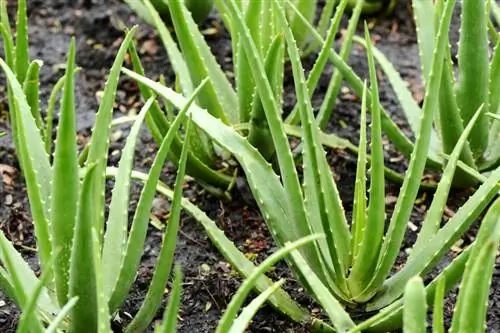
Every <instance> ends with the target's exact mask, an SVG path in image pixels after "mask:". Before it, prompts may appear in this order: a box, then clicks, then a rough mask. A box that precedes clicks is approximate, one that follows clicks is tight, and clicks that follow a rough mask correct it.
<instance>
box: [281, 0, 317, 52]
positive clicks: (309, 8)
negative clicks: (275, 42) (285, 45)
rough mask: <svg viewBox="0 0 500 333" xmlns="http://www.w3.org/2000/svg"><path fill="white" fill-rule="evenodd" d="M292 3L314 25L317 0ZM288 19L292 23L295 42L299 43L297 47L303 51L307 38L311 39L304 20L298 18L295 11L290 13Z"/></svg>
mask: <svg viewBox="0 0 500 333" xmlns="http://www.w3.org/2000/svg"><path fill="white" fill-rule="evenodd" d="M292 1H293V2H294V4H295V6H296V7H297V9H298V12H300V14H301V15H302V16H303V17H305V18H306V19H307V21H308V22H309V23H311V24H312V22H313V20H314V16H315V14H316V5H317V0H308V1H303V0H292ZM288 17H289V19H288V21H289V22H290V28H291V29H292V32H293V36H294V38H295V40H296V41H297V46H298V47H299V48H301V49H302V48H303V47H304V46H305V44H306V43H307V38H308V37H309V34H308V33H307V29H305V27H304V23H303V22H302V20H301V19H300V18H297V15H296V14H295V12H294V11H290V13H289V15H288Z"/></svg>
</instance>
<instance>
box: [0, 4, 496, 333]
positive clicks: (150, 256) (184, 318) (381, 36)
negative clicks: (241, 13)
mask: <svg viewBox="0 0 500 333" xmlns="http://www.w3.org/2000/svg"><path fill="white" fill-rule="evenodd" d="M28 8H29V23H30V40H31V57H32V58H40V59H42V60H43V61H44V67H43V70H42V72H41V99H42V105H43V106H45V105H46V101H47V98H48V95H49V93H50V89H51V88H52V85H53V84H54V83H55V82H56V80H57V79H58V78H59V77H60V76H61V75H62V73H63V69H62V66H61V64H64V62H65V53H66V49H67V47H68V44H69V39H70V36H72V35H74V36H76V40H77V48H78V52H77V63H78V65H79V66H80V67H82V71H81V73H80V74H79V75H78V81H77V87H76V97H77V112H78V116H77V120H78V129H79V131H80V133H81V140H82V142H84V141H85V138H86V137H88V133H89V131H90V128H91V126H92V124H93V121H94V117H95V112H96V110H97V107H98V97H97V95H98V92H99V91H100V90H102V89H103V83H104V78H105V75H106V73H107V71H108V69H109V67H110V66H111V64H112V61H113V59H114V56H115V53H116V50H117V48H118V46H119V44H120V42H121V40H122V37H123V33H122V27H123V26H128V27H130V26H132V25H134V24H140V26H139V30H138V33H137V37H138V39H139V48H140V53H141V57H142V60H143V63H144V65H145V67H146V72H147V75H148V76H150V77H152V78H154V79H157V78H158V77H159V75H160V74H164V75H165V76H166V77H167V80H168V81H170V82H171V81H172V79H173V77H172V71H171V69H170V65H169V62H168V59H167V57H166V54H165V52H164V50H163V46H162V44H161V42H160V41H159V38H158V36H157V34H156V33H155V32H154V31H153V30H152V29H151V28H150V27H148V26H146V25H144V24H142V23H140V21H139V20H138V19H137V18H136V16H135V15H134V14H133V13H131V11H130V10H129V9H128V7H127V6H125V5H124V4H123V3H121V2H120V1H118V0H107V1H105V0H90V1H67V0H66V1H63V0H51V1H42V0H31V1H28ZM10 9H13V8H10ZM369 23H370V26H373V29H372V35H373V38H374V40H376V42H377V46H378V47H380V48H381V49H382V50H383V51H384V52H385V54H386V55H388V57H389V58H390V59H391V60H392V61H393V62H394V63H395V65H396V67H397V68H398V69H399V70H400V71H401V73H402V74H403V76H404V77H405V79H406V80H407V81H408V83H409V85H410V86H411V88H412V90H413V92H414V95H415V97H416V98H418V99H421V98H422V96H423V95H422V88H421V85H420V78H419V62H418V50H417V45H416V36H415V33H414V26H413V23H412V16H411V12H410V6H409V1H408V0H401V1H400V4H399V5H398V7H397V9H396V12H395V14H394V16H392V17H390V18H383V19H370V20H369ZM455 23H456V21H455ZM204 26H205V27H215V28H216V30H215V31H216V33H211V34H209V35H207V36H206V38H207V39H208V40H209V43H210V45H211V47H212V49H213V51H214V53H215V54H216V56H217V59H218V60H219V62H220V63H221V64H222V65H223V66H224V68H225V69H227V70H229V71H230V70H231V68H232V66H231V49H230V46H231V44H230V40H229V37H228V35H227V32H226V31H224V30H223V29H222V28H220V22H219V20H218V19H217V18H216V17H215V16H212V17H210V18H209V19H208V20H207V21H206V22H205V23H204ZM456 31H457V25H456V24H455V25H454V32H453V35H454V36H456V35H457V34H456ZM340 42H341V41H340V40H339V41H338V43H340ZM313 60H314V59H312V58H311V59H307V60H305V64H306V67H309V68H310V67H311V65H312V63H313ZM350 63H351V64H352V65H353V67H354V68H355V69H356V71H357V72H358V73H360V74H361V75H365V74H366V73H367V70H366V69H367V66H366V61H365V55H364V52H363V50H362V49H361V48H359V47H355V48H354V51H353V54H352V56H351V60H350ZM331 72H332V68H331V67H329V68H328V69H327V70H326V71H325V73H324V77H323V78H322V80H321V82H320V87H319V89H318V94H317V95H316V96H315V98H314V102H315V105H316V106H317V105H319V103H320V102H321V100H322V95H323V94H324V92H325V91H326V87H327V85H328V79H329V76H330V74H331ZM0 89H1V90H2V91H3V92H5V86H4V80H2V81H1V84H0ZM285 91H286V94H285V104H286V109H287V110H290V109H291V107H292V106H293V103H294V95H293V82H292V81H291V79H289V80H287V86H286V88H285ZM381 99H382V101H383V104H384V105H385V106H386V107H387V110H388V111H389V112H390V113H391V115H393V116H394V118H395V119H396V120H397V122H398V123H400V124H402V126H406V125H405V122H404V120H403V118H402V116H401V110H400V109H399V107H398V105H397V102H396V100H395V96H394V93H393V92H392V90H391V89H390V87H389V86H388V84H387V83H386V82H385V81H383V80H382V82H381ZM0 102H1V104H0V105H1V116H0V131H1V130H6V131H9V124H8V121H7V119H8V114H7V110H6V97H5V93H4V94H2V95H1V101H0ZM359 104H360V103H359V100H358V99H357V98H355V97H354V95H353V94H352V93H351V92H350V91H349V89H347V88H346V89H345V90H343V92H342V94H341V96H340V98H339V99H338V105H337V107H336V109H335V115H334V117H333V120H332V122H331V123H330V125H329V130H331V131H334V132H335V133H337V134H339V135H342V136H344V137H346V138H349V139H350V140H352V141H353V142H357V141H358V128H359V117H358V109H359ZM139 107H140V101H139V99H138V94H137V88H136V85H135V84H134V83H133V82H132V81H130V80H128V79H126V78H124V79H122V81H121V84H120V88H119V92H118V94H117V101H116V110H115V115H116V116H117V117H118V116H121V115H126V114H127V113H129V112H131V111H133V110H137V109H138V108H139ZM127 131H128V129H127V128H123V129H121V131H119V132H118V135H116V136H114V139H113V142H112V144H111V150H110V163H112V164H116V163H117V161H118V159H119V155H120V149H121V147H122V146H123V138H124V137H126V133H127ZM0 140H1V141H0V173H1V175H2V177H1V178H0V201H1V202H2V203H3V204H2V207H1V209H0V228H1V229H2V231H3V232H4V233H5V234H6V235H7V237H9V239H11V240H12V241H13V242H14V243H15V244H16V246H17V248H18V250H19V251H21V252H22V254H23V256H24V257H25V258H26V260H28V262H29V263H30V264H32V266H33V269H35V270H37V269H38V267H37V260H36V256H35V252H34V247H35V242H34V237H33V228H32V224H31V218H30V213H29V204H28V200H27V195H26V190H25V187H24V181H23V179H22V177H21V175H20V172H19V165H18V162H17V160H16V157H15V155H14V150H13V145H12V142H11V139H10V137H7V138H2V139H0ZM141 140H142V144H141V146H140V148H138V149H137V152H136V154H137V155H136V164H135V165H136V168H137V169H140V170H147V169H148V167H149V165H150V164H151V161H152V158H153V156H154V154H155V151H156V145H155V144H154V142H153V141H152V139H151V137H150V135H149V134H148V133H147V131H146V130H144V131H143V133H142V135H141ZM386 154H387V156H386V157H387V162H389V163H390V164H391V165H392V166H394V167H395V168H396V169H397V170H399V171H404V170H405V165H406V161H405V160H404V159H402V158H401V157H400V155H399V154H398V153H396V152H395V150H394V149H393V147H392V146H391V145H390V144H387V145H386ZM329 156H330V161H331V165H332V167H333V168H334V170H335V172H336V180H337V182H338V185H339V188H340V190H341V196H342V199H343V200H344V203H345V209H346V211H348V212H349V211H350V210H351V208H352V194H353V183H354V182H353V180H354V176H355V174H354V172H355V171H354V170H355V163H356V157H355V156H352V155H349V154H348V153H346V152H345V151H342V150H335V151H331V152H330V154H329ZM174 177H175V169H174V168H173V166H172V165H170V164H167V166H166V167H165V170H164V173H163V176H162V180H163V181H165V182H167V183H168V184H172V182H173V179H174ZM430 177H433V176H432V175H431V176H430ZM240 183H241V184H243V185H241V186H239V189H238V190H236V191H234V193H233V200H232V201H231V202H225V201H221V200H219V199H217V198H215V197H213V196H211V195H210V194H208V193H207V192H206V191H204V190H203V188H201V187H200V186H199V185H197V183H196V182H194V181H189V182H188V184H189V186H187V187H186V190H185V193H184V196H186V197H188V198H190V199H191V200H192V201H193V202H194V203H196V204H197V205H199V207H200V208H201V209H202V210H204V211H205V212H207V214H208V215H209V216H210V217H211V218H212V219H214V220H215V221H216V222H217V223H218V225H219V226H220V228H222V229H223V230H224V231H225V233H226V235H227V236H228V237H230V238H231V239H232V240H234V241H235V243H236V244H237V245H238V246H239V248H240V249H241V250H242V251H244V252H245V253H248V254H249V255H250V256H251V257H253V258H255V260H256V261H257V262H260V261H262V260H263V259H264V258H265V257H266V256H268V255H269V254H271V253H273V252H274V251H275V245H274V243H273V241H272V239H271V237H270V235H269V233H268V231H267V228H266V226H265V223H264V222H263V220H262V218H261V216H260V214H259V211H258V208H257V206H256V204H255V202H254V201H253V199H252V197H251V194H250V192H249V190H248V188H246V186H245V185H244V181H243V180H242V181H241V182H240ZM110 185H112V184H111V183H110ZM398 189H399V185H397V184H390V185H388V188H387V191H388V194H387V203H388V209H389V210H390V209H392V207H393V205H394V198H395V197H396V196H397V194H398ZM139 190H140V188H139V187H134V188H133V197H132V202H131V205H130V207H131V208H130V210H131V212H132V211H133V208H134V205H135V203H136V202H137V198H138V193H139ZM471 193H472V192H471V191H454V192H453V193H452V195H451V200H450V204H449V209H448V210H447V214H448V216H450V215H451V214H453V212H454V211H456V209H457V207H458V206H459V205H460V203H462V202H464V201H465V200H466V199H467V197H468V196H469V195H470V194H471ZM431 197H432V194H431V193H421V195H420V199H421V200H420V203H419V204H418V205H417V206H416V207H415V209H414V212H413V215H412V220H411V222H412V223H413V224H414V225H415V226H417V227H418V226H419V224H420V222H421V220H422V218H423V216H424V214H425V211H426V208H427V207H428V205H429V202H430V198H431ZM168 207H169V205H168V202H167V201H166V200H164V199H162V198H158V199H157V200H156V201H155V210H154V215H155V216H156V217H158V218H159V219H160V220H161V221H164V220H165V218H166V216H167V214H168ZM472 229H473V230H471V231H470V232H469V233H468V234H467V235H466V236H465V237H464V242H463V244H462V245H461V246H464V245H466V244H468V243H470V241H471V240H472V239H473V237H474V234H475V231H476V230H477V226H475V227H474V228H472ZM149 231H150V232H149V235H148V238H147V243H146V246H145V252H144V256H143V263H142V265H141V268H140V270H139V274H138V278H137V282H136V283H135V285H134V289H133V291H132V293H131V295H130V297H129V298H128V300H127V301H126V304H125V305H124V306H123V308H122V309H121V311H120V313H119V318H116V319H115V322H114V327H115V329H116V331H117V332H119V331H120V327H122V326H123V324H122V323H123V322H127V321H128V320H129V318H130V316H131V315H133V314H134V313H135V312H136V311H137V310H138V308H139V306H140V304H141V301H142V299H143V297H144V295H145V292H146V290H147V288H148V285H149V281H150V278H151V275H152V270H153V267H154V263H155V258H156V255H157V254H158V251H159V244H160V242H161V234H162V232H161V231H160V230H158V229H156V228H155V227H153V226H151V227H150V230H149ZM415 237H416V232H415V231H413V230H412V229H411V228H410V229H409V230H408V232H407V237H406V241H405V244H404V246H403V248H402V252H401V255H400V259H401V260H400V262H399V263H402V260H403V259H404V258H405V256H406V255H405V251H404V249H406V248H407V247H408V246H410V245H411V244H412V242H413V241H414V240H415ZM457 248H459V246H458V247H457ZM457 251H459V249H458V250H457ZM454 255H456V253H455V252H451V253H450V254H449V256H448V258H451V257H453V256H454ZM176 261H177V262H178V263H179V264H180V265H182V268H183V272H184V275H185V281H184V285H183V294H182V310H181V313H180V321H179V327H178V331H179V332H181V333H198V332H199V333H204V332H212V331H214V329H215V327H216V325H217V321H218V319H219V318H220V316H221V313H222V311H223V310H224V309H225V307H226V306H227V304H228V302H229V300H230V298H231V296H232V295H233V293H234V291H235V290H236V289H237V288H238V286H239V284H240V281H241V280H240V279H239V278H238V277H235V276H234V274H233V271H232V269H231V268H230V267H229V266H228V264H227V263H226V262H225V260H224V258H223V257H222V256H221V255H220V254H219V253H218V252H217V250H216V249H215V247H214V246H212V245H211V243H210V241H209V240H208V239H207V237H206V235H205V233H204V230H203V228H202V227H201V226H200V225H199V224H198V223H197V222H196V221H194V220H193V219H191V218H188V217H186V216H183V218H182V231H181V233H180V235H179V239H178V246H177V252H176ZM446 261H447V259H446V260H444V261H443V265H444V264H446ZM399 263H398V264H399ZM497 263H498V261H497ZM395 269H398V267H395ZM499 275H500V269H499V268H498V265H497V268H496V271H495V275H494V279H493V285H492V289H491V290H492V292H491V297H490V305H489V311H488V327H489V332H497V331H498V328H499V327H500V288H499V281H500V279H499V278H498V277H499ZM270 276H271V277H272V278H279V277H286V278H287V279H288V282H287V284H286V289H287V290H288V291H289V292H290V293H291V294H292V296H293V297H294V298H295V299H297V301H299V302H300V303H301V304H303V305H304V306H307V307H309V308H310V309H311V311H313V313H315V314H318V315H321V313H320V310H319V308H318V306H317V305H316V304H315V303H314V302H313V301H312V300H311V299H310V297H308V296H307V295H305V294H304V293H303V291H302V289H301V287H300V285H299V284H298V283H297V282H296V281H295V280H294V278H293V277H292V275H291V274H290V271H289V270H288V268H287V267H286V266H285V265H284V264H279V265H277V266H276V268H275V269H274V271H273V272H271V273H270ZM454 299H455V294H454V293H452V294H451V296H450V297H449V301H448V303H447V306H446V314H447V320H448V321H449V318H450V315H451V308H452V304H453V303H452V302H453V300H454ZM165 300H166V299H165ZM18 316H19V311H18V310H17V308H16V307H15V306H14V305H13V304H12V302H10V301H9V300H8V299H6V298H5V297H4V295H3V294H2V293H1V292H0V331H1V332H14V331H15V325H16V322H17V318H18ZM353 316H355V314H353ZM249 332H254V333H257V332H262V333H264V332H265V333H268V332H295V333H299V332H306V328H305V327H301V326H300V325H298V324H295V323H292V322H291V321H290V320H288V319H287V318H286V317H283V316H281V315H279V314H278V313H277V312H275V311H274V310H273V309H271V308H270V307H265V308H263V309H262V310H261V311H260V312H259V313H258V315H257V317H256V318H255V320H254V322H253V324H252V325H251V327H250V329H249Z"/></svg>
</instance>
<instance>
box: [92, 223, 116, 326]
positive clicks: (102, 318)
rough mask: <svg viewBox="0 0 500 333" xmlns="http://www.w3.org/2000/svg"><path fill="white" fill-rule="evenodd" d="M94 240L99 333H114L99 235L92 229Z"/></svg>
mask: <svg viewBox="0 0 500 333" xmlns="http://www.w3.org/2000/svg"><path fill="white" fill-rule="evenodd" d="M92 239H93V242H92V250H93V257H94V272H95V281H96V290H95V293H96V295H97V333H113V331H111V324H110V319H111V316H110V315H109V309H108V298H107V295H106V292H105V290H104V281H103V280H104V279H103V270H102V258H101V244H100V242H99V235H98V233H97V231H96V230H95V228H93V229H92Z"/></svg>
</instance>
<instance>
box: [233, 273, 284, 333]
mask: <svg viewBox="0 0 500 333" xmlns="http://www.w3.org/2000/svg"><path fill="white" fill-rule="evenodd" d="M284 283H285V279H281V280H279V281H278V282H276V283H274V284H273V285H272V286H271V287H269V288H268V289H266V290H264V291H263V292H262V293H261V294H259V296H257V297H256V298H255V299H253V300H252V301H251V302H250V304H248V305H247V306H245V307H244V308H243V309H242V310H241V314H240V315H239V316H238V318H236V319H235V320H234V321H233V324H232V326H231V329H230V330H229V333H243V332H245V331H246V329H247V327H248V325H250V322H251V321H252V319H253V317H254V316H255V314H256V313H257V311H258V310H259V308H260V307H261V306H262V305H264V303H265V302H266V301H267V299H268V298H269V297H270V296H271V295H272V294H273V293H274V292H275V291H276V290H278V289H279V288H281V286H282V285H283V284H284Z"/></svg>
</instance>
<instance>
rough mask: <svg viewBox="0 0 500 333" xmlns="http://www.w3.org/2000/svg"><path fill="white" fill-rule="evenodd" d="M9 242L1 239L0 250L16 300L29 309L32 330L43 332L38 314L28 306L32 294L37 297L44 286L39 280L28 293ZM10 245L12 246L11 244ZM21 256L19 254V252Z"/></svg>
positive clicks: (21, 306) (27, 319) (28, 316)
mask: <svg viewBox="0 0 500 333" xmlns="http://www.w3.org/2000/svg"><path fill="white" fill-rule="evenodd" d="M7 243H8V242H4V241H0V250H1V252H2V264H3V265H4V266H5V269H6V270H7V271H8V272H9V275H10V281H11V283H12V287H13V292H14V294H15V297H16V301H17V302H18V303H19V304H18V305H19V307H20V308H21V309H22V310H25V309H26V310H27V312H26V313H27V314H26V319H25V320H26V322H27V323H26V324H27V326H29V329H30V331H32V332H43V326H42V323H41V322H40V320H39V319H38V316H36V315H35V314H34V313H33V312H34V311H32V310H31V311H30V309H29V308H28V306H29V303H30V299H29V298H30V296H34V297H36V296H37V294H39V293H40V292H41V288H42V286H40V281H37V283H36V284H35V286H34V288H33V291H32V293H31V295H29V294H27V293H26V290H25V289H24V288H23V282H22V278H21V277H20V276H19V273H20V271H19V270H18V266H17V263H16V262H15V261H14V260H15V259H16V255H13V251H11V249H9V247H11V246H12V245H11V244H7ZM9 245H10V246H9ZM17 256H19V254H17Z"/></svg>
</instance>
